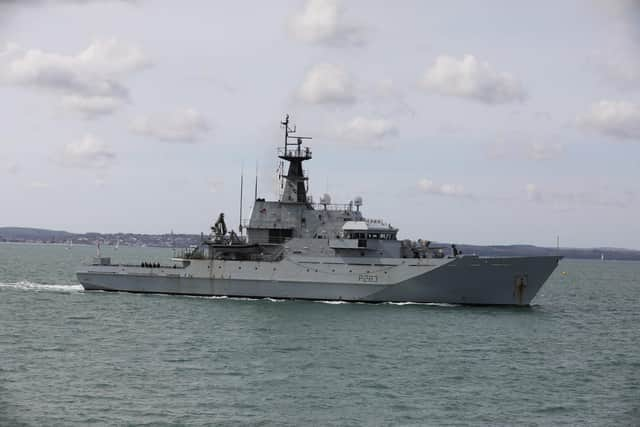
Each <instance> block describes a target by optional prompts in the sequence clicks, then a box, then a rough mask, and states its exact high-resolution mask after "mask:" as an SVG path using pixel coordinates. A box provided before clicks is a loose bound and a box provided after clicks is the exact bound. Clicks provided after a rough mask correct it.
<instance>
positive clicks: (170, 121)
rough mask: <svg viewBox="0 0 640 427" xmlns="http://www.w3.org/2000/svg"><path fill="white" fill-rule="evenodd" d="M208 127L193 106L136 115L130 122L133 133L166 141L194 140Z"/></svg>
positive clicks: (206, 130) (207, 129)
mask: <svg viewBox="0 0 640 427" xmlns="http://www.w3.org/2000/svg"><path fill="white" fill-rule="evenodd" d="M209 128H210V127H209V124H208V122H207V120H206V119H205V117H204V116H203V115H202V114H201V113H200V112H199V111H197V110H195V109H193V108H183V109H179V110H176V111H173V112H171V113H157V114H153V115H149V116H141V117H137V118H135V119H133V120H132V121H131V124H130V129H131V131H132V132H134V133H137V134H139V135H145V136H148V137H151V138H156V139H159V140H162V141H167V142H196V141H197V140H198V139H199V138H200V137H201V136H202V135H203V134H204V133H206V132H208V131H209Z"/></svg>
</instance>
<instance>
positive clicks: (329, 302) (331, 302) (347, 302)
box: [315, 300, 350, 305]
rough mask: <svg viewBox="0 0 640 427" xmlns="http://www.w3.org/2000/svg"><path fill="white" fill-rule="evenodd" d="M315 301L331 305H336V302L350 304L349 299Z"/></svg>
mask: <svg viewBox="0 0 640 427" xmlns="http://www.w3.org/2000/svg"><path fill="white" fill-rule="evenodd" d="M315 302H319V303H320V304H332V305H337V304H350V303H349V301H328V300H327V301H324V300H318V301H315Z"/></svg>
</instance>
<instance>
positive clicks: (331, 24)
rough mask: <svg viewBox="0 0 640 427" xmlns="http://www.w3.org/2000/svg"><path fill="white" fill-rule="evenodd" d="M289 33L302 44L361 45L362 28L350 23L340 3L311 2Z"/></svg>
mask: <svg viewBox="0 0 640 427" xmlns="http://www.w3.org/2000/svg"><path fill="white" fill-rule="evenodd" d="M288 30H289V34H290V35H291V36H292V37H293V38H295V39H297V40H299V41H302V42H305V43H315V44H326V45H331V46H348V45H360V44H362V43H363V42H364V38H363V29H362V28H360V27H358V26H356V25H354V24H350V23H348V22H347V21H346V19H345V16H344V8H343V7H342V2H341V1H339V0H308V1H307V2H306V3H305V5H304V8H303V10H302V11H301V12H300V13H298V14H296V15H294V16H292V17H291V18H290V19H289V22H288Z"/></svg>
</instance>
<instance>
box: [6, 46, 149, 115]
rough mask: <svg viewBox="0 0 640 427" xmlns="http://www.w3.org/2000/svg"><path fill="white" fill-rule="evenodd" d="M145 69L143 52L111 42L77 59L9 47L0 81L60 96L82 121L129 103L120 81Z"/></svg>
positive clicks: (91, 48)
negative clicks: (78, 114) (81, 115)
mask: <svg viewBox="0 0 640 427" xmlns="http://www.w3.org/2000/svg"><path fill="white" fill-rule="evenodd" d="M147 65H149V61H148V60H147V58H146V57H145V56H144V54H143V53H142V51H141V50H140V49H139V48H137V47H135V46H131V45H128V44H125V43H122V42H120V41H119V40H118V39H116V38H111V39H107V40H97V41H95V42H93V43H92V44H91V45H89V46H88V47H87V48H86V49H85V50H83V51H81V52H79V53H78V54H76V55H62V54H58V53H49V52H44V51H41V50H38V49H31V50H23V49H22V48H20V47H19V46H17V45H15V44H8V45H7V46H6V49H5V50H4V52H3V53H1V54H0V79H1V80H2V81H4V82H5V83H8V84H15V85H20V86H25V87H31V88H36V89H40V90H46V91H51V92H54V93H58V94H61V95H62V96H63V101H62V103H63V105H65V106H66V107H67V108H71V109H73V110H76V111H80V112H82V113H85V114H86V115H87V116H95V115H96V114H108V113H111V112H113V111H114V110H115V109H116V108H117V107H119V106H121V105H122V104H123V103H124V102H126V101H127V99H128V98H129V91H128V89H127V88H126V87H125V86H124V85H123V84H122V83H121V82H120V81H119V80H120V79H122V78H123V77H124V76H125V75H126V74H128V73H131V72H134V71H137V70H140V69H142V68H144V67H146V66H147Z"/></svg>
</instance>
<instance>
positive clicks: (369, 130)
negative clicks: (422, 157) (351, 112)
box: [338, 116, 398, 147]
mask: <svg viewBox="0 0 640 427" xmlns="http://www.w3.org/2000/svg"><path fill="white" fill-rule="evenodd" d="M397 134H398V128H397V127H396V125H395V124H394V123H393V122H391V121H390V120H386V119H379V118H366V117H360V116H358V117H355V118H354V119H352V120H351V121H350V122H348V123H347V124H345V125H343V126H341V127H340V128H339V129H338V139H340V140H342V141H345V142H348V143H354V144H363V145H370V146H374V147H375V146H382V145H384V144H385V142H386V140H388V139H389V138H391V137H393V136H395V135H397Z"/></svg>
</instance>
